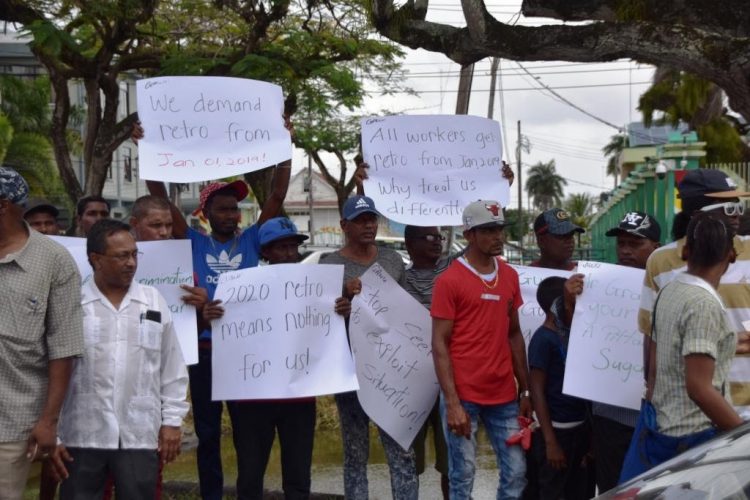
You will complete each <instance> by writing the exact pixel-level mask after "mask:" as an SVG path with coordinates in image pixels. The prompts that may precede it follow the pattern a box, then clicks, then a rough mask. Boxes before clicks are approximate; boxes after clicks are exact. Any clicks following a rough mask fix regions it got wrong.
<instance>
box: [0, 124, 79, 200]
mask: <svg viewBox="0 0 750 500" xmlns="http://www.w3.org/2000/svg"><path fill="white" fill-rule="evenodd" d="M5 164H6V165H8V166H11V167H13V168H14V169H16V170H17V171H18V172H19V173H20V174H21V175H22V176H23V177H24V179H26V182H27V183H28V184H29V191H30V193H31V195H32V196H34V197H37V198H44V199H46V200H49V201H51V202H52V203H55V204H57V205H65V204H66V201H67V196H66V194H65V189H64V188H63V185H62V182H61V181H60V175H59V173H58V172H57V168H56V165H55V158H54V153H53V151H52V145H51V144H50V142H49V139H48V138H47V137H46V136H44V135H41V134H38V133H34V132H21V133H17V134H14V137H13V141H12V142H11V143H10V146H9V147H8V154H7V155H6V157H5Z"/></svg>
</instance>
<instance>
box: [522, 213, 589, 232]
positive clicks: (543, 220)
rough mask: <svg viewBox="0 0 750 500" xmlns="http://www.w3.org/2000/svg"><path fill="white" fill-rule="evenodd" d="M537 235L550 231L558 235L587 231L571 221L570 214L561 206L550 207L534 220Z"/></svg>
mask: <svg viewBox="0 0 750 500" xmlns="http://www.w3.org/2000/svg"><path fill="white" fill-rule="evenodd" d="M534 232H535V233H536V234H537V235H541V234H545V233H549V234H554V235H557V236H562V235H564V234H570V233H574V232H575V233H585V232H586V230H585V229H583V228H582V227H581V226H579V225H577V224H573V223H572V222H571V221H570V214H569V213H568V212H566V211H565V210H562V209H560V208H550V209H549V210H545V211H544V212H542V213H540V214H539V215H538V216H537V218H536V220H535V221H534Z"/></svg>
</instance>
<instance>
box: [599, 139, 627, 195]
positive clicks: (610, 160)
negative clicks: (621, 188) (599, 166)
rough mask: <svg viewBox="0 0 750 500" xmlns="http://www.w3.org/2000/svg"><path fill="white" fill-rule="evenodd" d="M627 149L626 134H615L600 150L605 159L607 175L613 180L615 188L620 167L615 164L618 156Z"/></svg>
mask: <svg viewBox="0 0 750 500" xmlns="http://www.w3.org/2000/svg"><path fill="white" fill-rule="evenodd" d="M627 147H628V136H627V135H626V134H615V135H613V136H612V137H611V138H610V140H609V143H607V144H606V145H605V146H604V147H603V148H602V153H604V155H605V156H606V157H607V175H611V176H612V177H614V178H615V186H617V178H618V176H619V175H620V167H619V165H618V164H617V162H618V156H619V155H620V153H622V150H623V149H625V148H627Z"/></svg>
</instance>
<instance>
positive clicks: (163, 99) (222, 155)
mask: <svg viewBox="0 0 750 500" xmlns="http://www.w3.org/2000/svg"><path fill="white" fill-rule="evenodd" d="M137 90H138V116H139V118H140V120H141V123H142V124H143V128H144V130H145V136H144V137H143V139H141V141H140V142H139V144H138V154H139V157H140V159H139V165H140V166H139V169H140V171H139V177H140V178H141V179H150V180H158V181H167V182H196V181H204V180H211V179H218V178H223V177H229V176H233V175H240V174H243V173H246V172H252V171H254V170H259V169H261V168H265V167H267V166H269V165H274V164H276V163H281V162H283V161H285V160H288V159H289V158H291V155H292V143H291V137H290V135H289V131H287V130H286V128H284V119H283V117H282V114H283V111H284V100H283V96H282V92H281V87H279V86H278V85H274V84H271V83H267V82H259V81H255V80H248V79H245V78H224V77H209V76H179V77H178V76H173V77H159V78H149V79H146V80H140V81H138V83H137Z"/></svg>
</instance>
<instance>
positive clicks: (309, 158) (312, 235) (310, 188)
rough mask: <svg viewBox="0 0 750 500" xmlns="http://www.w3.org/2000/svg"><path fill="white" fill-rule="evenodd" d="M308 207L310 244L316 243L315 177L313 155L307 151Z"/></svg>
mask: <svg viewBox="0 0 750 500" xmlns="http://www.w3.org/2000/svg"><path fill="white" fill-rule="evenodd" d="M307 208H308V210H309V212H310V220H309V221H308V224H310V227H309V230H310V244H311V245H314V244H315V227H314V226H313V177H312V155H311V154H310V152H309V151H308V152H307Z"/></svg>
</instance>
